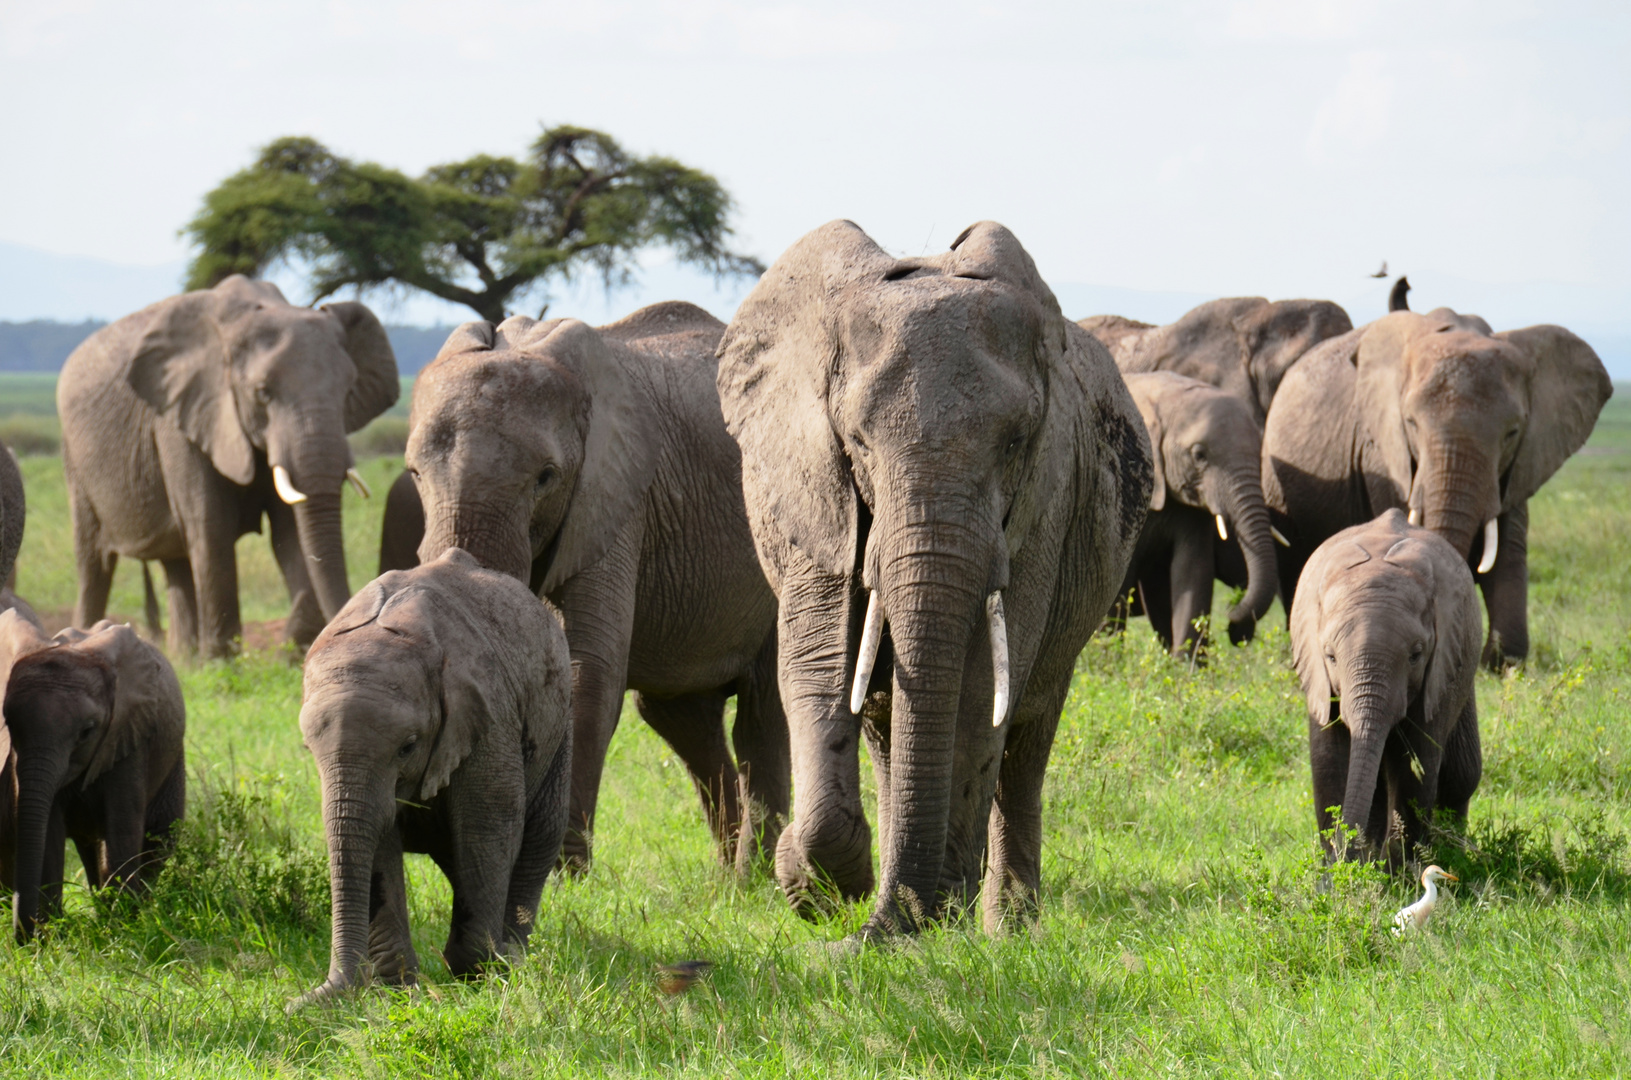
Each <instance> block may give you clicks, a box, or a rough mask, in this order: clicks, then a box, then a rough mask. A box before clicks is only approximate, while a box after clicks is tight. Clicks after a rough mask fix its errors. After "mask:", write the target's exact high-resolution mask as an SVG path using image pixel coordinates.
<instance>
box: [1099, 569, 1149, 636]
mask: <svg viewBox="0 0 1631 1080" xmlns="http://www.w3.org/2000/svg"><path fill="white" fill-rule="evenodd" d="M1140 570H1141V568H1140V566H1139V565H1138V564H1137V563H1134V564H1133V565H1132V566H1129V567H1128V568H1127V577H1126V579H1125V580H1124V581H1122V583H1121V591H1120V592H1118V593H1117V594H1116V602H1115V603H1114V604H1112V605H1110V614H1109V615H1106V616H1105V618H1104V623H1103V625H1101V626H1100V627H1099V629H1100V630H1101V631H1102V632H1103V633H1106V634H1121V633H1125V632H1126V630H1127V620H1128V619H1133V618H1137V617H1138V616H1139V615H1142V614H1143V613H1144V607H1143V605H1142V604H1141V603H1139V600H1138V577H1139V573H1140Z"/></svg>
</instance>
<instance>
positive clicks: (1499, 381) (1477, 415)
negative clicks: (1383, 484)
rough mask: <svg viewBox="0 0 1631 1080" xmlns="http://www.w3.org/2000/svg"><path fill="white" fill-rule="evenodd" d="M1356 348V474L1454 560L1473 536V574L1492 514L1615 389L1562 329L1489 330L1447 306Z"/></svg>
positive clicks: (1577, 442)
mask: <svg viewBox="0 0 1631 1080" xmlns="http://www.w3.org/2000/svg"><path fill="white" fill-rule="evenodd" d="M1355 345H1356V347H1354V348H1353V349H1351V350H1350V351H1349V356H1348V359H1349V361H1350V362H1351V363H1352V364H1353V365H1354V366H1355V367H1356V368H1357V371H1358V374H1357V379H1356V390H1355V393H1356V399H1355V407H1356V409H1357V411H1358V418H1359V423H1360V425H1361V428H1362V435H1363V437H1364V438H1365V440H1366V442H1367V443H1369V445H1370V446H1372V447H1374V449H1375V454H1374V456H1369V455H1368V456H1367V462H1366V472H1367V473H1371V474H1373V475H1375V474H1381V476H1382V477H1385V480H1386V481H1387V482H1390V485H1391V487H1392V489H1393V490H1392V492H1391V493H1390V494H1391V496H1392V498H1391V500H1390V501H1391V503H1392V505H1396V506H1403V507H1405V508H1406V509H1407V511H1408V512H1409V517H1410V519H1411V520H1412V521H1414V522H1417V523H1419V524H1421V525H1424V526H1426V527H1427V528H1429V529H1431V530H1433V531H1434V532H1436V533H1438V534H1439V535H1440V536H1443V537H1444V538H1445V539H1446V540H1448V541H1449V542H1450V544H1451V545H1452V546H1453V547H1454V548H1455V549H1456V551H1458V552H1460V553H1461V555H1462V557H1463V558H1468V557H1470V556H1471V555H1472V553H1473V551H1474V548H1473V545H1474V542H1475V541H1477V540H1479V538H1480V536H1482V548H1481V549H1480V551H1481V556H1482V557H1481V559H1480V562H1479V567H1478V570H1479V573H1487V572H1488V571H1489V570H1490V569H1491V568H1492V567H1493V565H1494V563H1495V555H1496V551H1497V548H1498V526H1497V523H1496V519H1497V518H1498V517H1499V516H1500V515H1501V514H1502V513H1504V512H1506V511H1509V510H1512V509H1514V508H1516V507H1519V506H1522V505H1523V504H1524V503H1525V502H1526V501H1527V500H1528V499H1529V497H1530V496H1532V495H1533V494H1534V493H1535V492H1536V491H1537V490H1538V489H1539V488H1540V486H1541V484H1543V483H1544V482H1545V481H1546V480H1547V479H1548V478H1549V477H1550V476H1551V475H1552V474H1553V473H1554V472H1556V471H1557V470H1558V469H1559V468H1560V467H1561V466H1562V464H1563V462H1564V461H1566V460H1567V459H1568V458H1569V456H1570V455H1571V454H1573V453H1574V452H1575V451H1576V450H1578V449H1580V447H1581V446H1582V445H1584V443H1585V441H1586V438H1587V437H1588V436H1589V435H1590V434H1591V429H1592V426H1593V425H1594V424H1595V423H1596V421H1597V414H1598V413H1599V412H1600V411H1601V410H1602V407H1603V403H1604V402H1606V401H1607V400H1608V398H1609V395H1610V394H1611V393H1612V392H1613V385H1612V384H1611V383H1610V382H1609V378H1608V373H1607V372H1606V371H1605V370H1604V369H1603V364H1602V361H1601V360H1599V359H1598V358H1597V354H1596V353H1595V352H1593V351H1592V349H1591V346H1589V345H1587V344H1586V343H1585V342H1584V341H1582V340H1580V339H1579V338H1578V337H1576V336H1575V335H1574V334H1571V333H1570V332H1569V331H1567V330H1565V329H1563V328H1562V327H1560V326H1532V327H1529V328H1527V329H1524V330H1511V331H1507V332H1505V333H1500V334H1492V333H1491V332H1490V328H1489V324H1488V323H1486V322H1484V320H1482V319H1480V318H1478V317H1477V316H1462V315H1457V314H1456V313H1455V312H1453V311H1451V310H1449V309H1448V308H1439V309H1437V310H1436V311H1432V312H1429V313H1427V314H1426V315H1418V314H1415V313H1414V312H1409V311H1399V312H1394V313H1392V314H1389V315H1386V316H1384V317H1383V318H1381V319H1378V320H1377V321H1376V322H1374V323H1372V324H1371V325H1370V326H1369V327H1368V328H1366V330H1365V331H1364V333H1363V334H1362V335H1360V336H1358V338H1357V339H1356V342H1355ZM1385 504H1386V503H1384V505H1385Z"/></svg>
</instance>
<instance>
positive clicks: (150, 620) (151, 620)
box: [142, 559, 164, 638]
mask: <svg viewBox="0 0 1631 1080" xmlns="http://www.w3.org/2000/svg"><path fill="white" fill-rule="evenodd" d="M142 611H143V613H145V614H146V616H147V630H148V633H150V634H152V635H153V636H154V637H155V638H160V637H163V636H164V626H163V624H162V623H161V622H160V621H159V597H158V594H157V593H155V592H154V591H153V567H152V564H151V563H149V562H148V561H147V560H146V559H143V560H142Z"/></svg>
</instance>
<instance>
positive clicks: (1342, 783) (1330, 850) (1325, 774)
mask: <svg viewBox="0 0 1631 1080" xmlns="http://www.w3.org/2000/svg"><path fill="white" fill-rule="evenodd" d="M1351 741H1352V740H1351V738H1350V736H1349V732H1348V725H1346V724H1344V723H1341V722H1340V721H1337V720H1335V719H1332V718H1331V717H1330V716H1326V717H1325V718H1324V719H1323V722H1322V720H1320V719H1316V718H1314V717H1312V716H1311V717H1309V720H1308V762H1309V767H1310V771H1311V773H1312V775H1313V788H1314V826H1315V828H1317V829H1318V830H1319V834H1320V844H1321V846H1322V847H1324V848H1325V855H1326V857H1327V858H1329V859H1336V858H1339V857H1340V856H1341V855H1342V851H1341V850H1340V849H1341V847H1342V843H1341V840H1340V838H1339V837H1338V836H1337V835H1336V828H1337V826H1338V825H1340V824H1341V822H1342V815H1341V807H1342V800H1343V799H1344V798H1345V797H1346V793H1347V790H1348V752H1349V745H1350V743H1351ZM1333 809H1334V810H1336V811H1337V812H1336V813H1332V811H1333Z"/></svg>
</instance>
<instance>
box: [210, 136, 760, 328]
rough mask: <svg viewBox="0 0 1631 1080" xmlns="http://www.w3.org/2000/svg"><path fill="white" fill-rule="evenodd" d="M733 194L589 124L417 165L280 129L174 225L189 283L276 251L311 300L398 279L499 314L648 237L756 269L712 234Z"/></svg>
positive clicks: (617, 260) (717, 266)
mask: <svg viewBox="0 0 1631 1080" xmlns="http://www.w3.org/2000/svg"><path fill="white" fill-rule="evenodd" d="M734 208H735V206H734V203H733V201H732V199H731V197H730V195H729V194H728V193H727V192H726V191H725V189H724V188H723V187H722V186H720V183H719V181H718V180H716V179H714V178H713V177H712V176H710V175H708V174H707V173H705V172H702V171H701V170H699V169H694V168H691V167H690V166H688V165H683V164H681V163H680V162H678V161H675V160H674V159H673V158H668V157H661V156H652V157H637V156H635V155H632V154H629V153H628V152H626V151H625V150H624V149H623V148H622V147H621V146H619V145H618V144H617V141H616V140H614V139H613V138H612V137H611V136H610V135H607V134H605V133H603V132H599V131H592V130H590V129H588V128H580V127H554V128H549V129H547V130H545V131H544V132H543V134H541V135H540V136H539V137H538V139H537V141H535V142H534V143H533V144H532V151H531V154H530V155H529V156H528V157H527V158H525V159H516V158H510V157H492V156H489V155H486V154H481V155H478V156H476V157H473V158H470V159H468V160H466V161H456V162H452V163H450V164H446V165H437V166H434V167H432V168H430V169H427V170H426V171H425V174H424V175H423V176H421V177H419V178H417V179H414V178H412V177H409V176H406V175H404V174H403V173H401V172H399V171H397V170H395V169H390V168H386V167H385V166H382V165H376V164H373V163H372V162H366V161H351V160H349V159H347V158H343V157H341V156H340V155H338V154H336V153H334V152H333V151H331V150H329V149H328V148H327V147H325V146H324V145H323V144H322V143H320V142H318V141H317V140H315V139H310V138H303V137H292V138H283V139H278V140H277V141H275V142H273V143H270V144H269V145H267V146H266V147H265V148H264V149H262V150H261V152H260V155H259V156H258V157H257V158H256V160H255V163H254V164H253V165H251V166H250V167H249V168H247V169H244V170H242V171H241V172H238V173H235V174H233V175H232V176H230V177H228V178H227V179H226V180H224V181H222V182H221V184H220V185H219V186H217V187H216V188H215V189H214V190H213V191H211V192H210V193H209V194H207V195H205V196H204V205H203V207H202V208H201V209H200V210H199V211H198V213H197V215H196V216H194V218H193V219H192V221H190V222H188V224H187V226H186V228H184V229H183V230H182V232H183V235H185V236H187V237H188V238H189V239H190V240H192V242H193V244H194V245H195V246H196V247H197V249H198V254H197V256H196V257H195V258H194V259H193V261H192V264H191V265H190V266H189V268H188V272H187V287H188V288H189V289H202V288H208V287H210V286H212V285H214V284H215V283H216V282H218V281H220V280H221V279H223V278H225V277H227V276H229V275H231V274H248V275H250V276H252V277H253V276H257V275H259V274H261V273H263V272H265V270H266V269H267V268H268V267H269V266H270V265H272V264H273V263H275V262H277V261H279V260H289V261H291V262H298V263H300V264H302V265H303V266H305V267H307V268H309V270H310V273H311V275H312V288H313V294H314V295H313V298H312V299H313V301H314V302H315V301H316V300H321V299H323V298H324V297H328V296H332V295H333V294H334V293H336V292H338V291H339V290H341V289H344V288H347V287H355V288H357V289H360V290H366V289H369V288H372V287H378V286H384V285H389V284H398V285H406V286H409V287H411V288H415V289H423V290H424V291H425V292H428V293H431V294H433V295H435V296H439V297H441V298H442V299H444V300H451V301H453V302H455V303H459V304H464V305H467V306H468V307H470V308H471V309H473V310H474V311H475V312H477V314H479V315H480V316H481V317H482V318H484V319H488V320H491V321H493V322H498V321H500V320H502V319H503V318H504V316H505V315H506V314H507V313H508V312H509V309H510V306H511V304H512V303H513V302H515V301H517V300H519V299H520V297H521V296H522V295H523V294H525V293H526V292H527V291H528V290H529V289H531V288H533V287H534V286H542V285H545V284H547V282H548V281H549V280H551V279H552V278H554V279H562V280H564V279H569V278H571V277H573V276H574V275H576V274H577V273H579V272H582V271H585V270H591V269H592V270H595V271H598V272H599V273H600V274H601V275H602V277H603V278H604V279H605V280H606V282H607V283H608V285H610V284H612V283H614V282H616V281H621V280H627V278H628V277H629V275H630V272H631V271H632V269H633V268H634V266H635V265H636V264H635V257H636V255H637V253H638V252H639V251H641V250H642V249H644V248H647V247H653V246H664V247H667V248H669V249H670V250H672V251H673V252H674V254H675V256H676V257H677V258H678V259H679V260H680V261H682V262H686V263H690V264H692V265H695V266H701V267H704V268H706V269H708V270H711V271H712V272H713V273H714V274H715V275H716V276H725V275H731V274H752V275H757V274H760V273H763V272H764V266H763V265H762V264H761V263H760V262H759V261H758V260H757V259H754V258H752V257H751V256H748V255H742V254H738V253H736V252H733V251H731V250H730V249H729V248H728V247H727V246H726V244H727V241H728V240H729V238H730V236H731V235H732V229H731V226H730V223H729V218H730V215H731V212H732V211H733V210H734Z"/></svg>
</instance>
